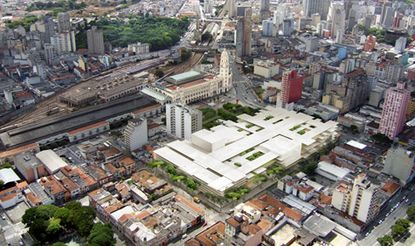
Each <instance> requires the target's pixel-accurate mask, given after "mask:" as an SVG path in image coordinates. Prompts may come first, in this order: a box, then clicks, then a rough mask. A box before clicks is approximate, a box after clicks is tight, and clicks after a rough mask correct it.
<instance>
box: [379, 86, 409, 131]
mask: <svg viewBox="0 0 415 246" xmlns="http://www.w3.org/2000/svg"><path fill="white" fill-rule="evenodd" d="M405 87H406V85H405V84H404V83H398V85H397V86H396V87H393V88H389V89H387V90H386V95H385V102H384V104H383V110H382V118H381V119H380V124H379V132H380V133H382V134H385V135H386V136H388V137H389V138H390V139H393V138H394V137H396V136H397V135H398V134H399V133H400V132H401V131H402V130H403V128H404V126H405V121H406V116H405V115H406V109H407V107H408V103H409V100H410V98H411V95H410V93H409V91H408V90H407V89H406V88H405Z"/></svg>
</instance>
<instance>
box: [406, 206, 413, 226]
mask: <svg viewBox="0 0 415 246" xmlns="http://www.w3.org/2000/svg"><path fill="white" fill-rule="evenodd" d="M406 214H407V215H408V219H409V220H410V221H412V222H415V205H412V206H410V207H409V208H408V210H406Z"/></svg>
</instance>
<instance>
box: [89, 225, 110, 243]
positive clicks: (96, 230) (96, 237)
mask: <svg viewBox="0 0 415 246" xmlns="http://www.w3.org/2000/svg"><path fill="white" fill-rule="evenodd" d="M88 245H89V246H113V245H115V238H114V232H113V231H112V229H111V226H110V225H108V224H102V223H97V224H95V225H94V226H93V227H92V230H91V234H89V236H88Z"/></svg>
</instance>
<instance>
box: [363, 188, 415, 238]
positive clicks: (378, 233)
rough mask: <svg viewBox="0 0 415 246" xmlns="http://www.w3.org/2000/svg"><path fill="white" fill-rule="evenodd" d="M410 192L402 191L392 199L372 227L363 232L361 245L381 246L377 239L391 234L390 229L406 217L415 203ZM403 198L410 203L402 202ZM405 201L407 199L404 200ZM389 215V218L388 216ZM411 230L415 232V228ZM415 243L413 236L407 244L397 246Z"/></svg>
mask: <svg viewBox="0 0 415 246" xmlns="http://www.w3.org/2000/svg"><path fill="white" fill-rule="evenodd" d="M410 193H411V191H410V190H402V192H401V193H400V194H398V195H396V196H395V197H394V198H393V199H391V200H390V201H389V202H388V205H387V207H386V208H384V209H383V210H382V211H381V213H380V214H379V216H378V217H377V219H376V220H375V221H374V222H372V224H371V226H369V228H368V229H367V230H366V231H365V232H363V236H365V238H363V239H361V240H359V241H358V244H359V245H362V246H367V245H379V243H378V242H377V239H378V238H379V237H382V236H384V235H386V234H389V233H390V231H391V230H390V227H391V226H392V225H393V224H395V221H396V220H397V219H399V218H404V217H405V216H406V210H407V209H408V207H409V206H410V204H412V203H413V202H415V196H411V195H410ZM403 197H407V199H409V201H408V202H405V201H402V199H403ZM404 200H405V199H404ZM398 202H399V205H398V207H397V208H396V209H395V210H394V211H393V212H390V211H391V209H392V208H393V207H394V206H395V205H396V204H398ZM387 214H389V215H388V216H386V215H387ZM410 230H415V229H414V227H412V228H411V229H410ZM367 232H370V233H369V235H367V236H366V233H367ZM409 242H411V243H409ZM413 243H415V238H414V237H413V235H411V237H410V238H408V239H407V240H406V241H405V243H400V244H397V245H412V244H413Z"/></svg>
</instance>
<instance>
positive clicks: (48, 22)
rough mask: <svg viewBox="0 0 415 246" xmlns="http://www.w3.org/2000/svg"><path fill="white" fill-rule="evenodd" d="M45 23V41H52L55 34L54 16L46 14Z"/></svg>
mask: <svg viewBox="0 0 415 246" xmlns="http://www.w3.org/2000/svg"><path fill="white" fill-rule="evenodd" d="M43 23H44V25H45V36H44V38H45V40H44V43H51V37H52V36H54V35H55V22H53V19H52V16H50V15H45V17H44V18H43Z"/></svg>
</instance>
